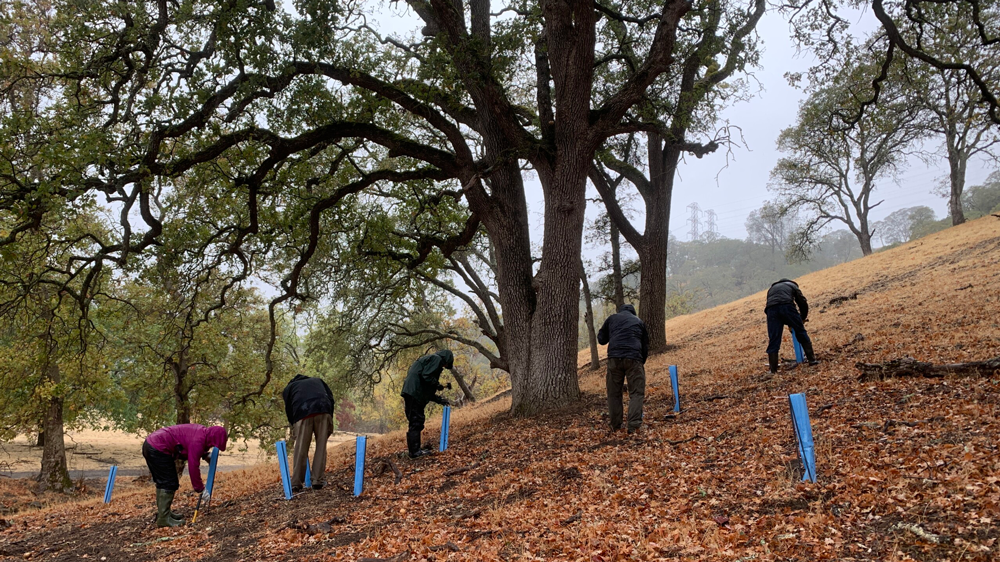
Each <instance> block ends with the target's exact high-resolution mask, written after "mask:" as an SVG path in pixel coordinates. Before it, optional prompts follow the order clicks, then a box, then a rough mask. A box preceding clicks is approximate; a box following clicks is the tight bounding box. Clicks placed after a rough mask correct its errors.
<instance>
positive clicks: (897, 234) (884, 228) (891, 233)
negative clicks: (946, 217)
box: [875, 206, 935, 246]
mask: <svg viewBox="0 0 1000 562" xmlns="http://www.w3.org/2000/svg"><path fill="white" fill-rule="evenodd" d="M928 216H929V217H930V220H931V221H933V220H935V219H934V210H933V209H931V208H930V207H926V206H919V207H907V208H905V209H899V210H898V211H893V212H892V213H889V215H888V216H886V217H885V218H884V219H882V220H880V221H879V222H877V223H875V231H876V232H877V233H878V236H879V239H880V240H881V241H882V245H883V246H892V245H894V244H902V243H903V242H907V241H909V240H912V239H913V228H914V225H915V224H919V223H923V222H926V221H927V220H928Z"/></svg>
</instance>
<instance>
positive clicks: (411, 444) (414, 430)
mask: <svg viewBox="0 0 1000 562" xmlns="http://www.w3.org/2000/svg"><path fill="white" fill-rule="evenodd" d="M426 407H427V402H426V401H424V400H420V399H419V398H414V397H412V396H410V395H409V394H404V395H403V411H404V412H405V413H406V421H407V422H409V428H408V430H407V431H406V448H407V449H408V450H409V452H410V454H411V455H415V454H417V451H419V450H420V432H421V431H423V430H424V421H425V420H426V418H425V417H424V408H426Z"/></svg>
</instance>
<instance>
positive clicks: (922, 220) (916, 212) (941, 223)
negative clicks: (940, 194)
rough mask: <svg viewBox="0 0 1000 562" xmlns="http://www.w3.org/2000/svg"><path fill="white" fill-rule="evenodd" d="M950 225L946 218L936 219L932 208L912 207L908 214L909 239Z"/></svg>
mask: <svg viewBox="0 0 1000 562" xmlns="http://www.w3.org/2000/svg"><path fill="white" fill-rule="evenodd" d="M949 226H951V221H949V220H948V219H947V218H945V219H942V220H937V217H936V216H935V213H934V210H933V209H931V208H930V207H914V208H913V212H912V213H911V214H910V240H916V239H917V238H923V237H924V236H927V235H928V234H934V233H935V232H939V231H941V230H944V229H946V228H948V227H949Z"/></svg>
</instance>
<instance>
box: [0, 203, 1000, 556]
mask: <svg viewBox="0 0 1000 562" xmlns="http://www.w3.org/2000/svg"><path fill="white" fill-rule="evenodd" d="M987 219H989V220H987ZM798 281H799V283H800V285H801V287H802V289H803V291H804V292H805V293H806V296H807V297H808V298H809V300H810V303H811V305H812V307H813V312H812V314H811V315H810V316H811V318H810V322H809V323H808V324H807V327H808V328H809V329H810V331H811V334H812V337H813V340H814V342H815V347H816V350H817V354H818V355H819V357H820V359H821V360H822V363H821V364H820V365H819V366H817V367H812V368H809V367H800V368H798V369H794V370H792V369H789V368H785V369H783V370H782V372H780V373H779V374H778V375H776V376H774V377H770V376H767V375H766V373H765V370H766V364H765V356H764V346H765V343H766V342H765V339H766V336H765V328H764V315H763V311H762V308H763V300H764V299H763V295H762V294H757V295H754V296H752V297H749V298H746V299H743V300H740V301H737V302H734V303H731V304H728V305H725V306H721V307H717V308H715V309H712V310H707V311H704V312H700V313H698V314H694V315H690V316H685V317H680V318H675V319H673V320H671V321H670V322H668V324H667V337H668V342H669V343H670V344H672V345H673V346H676V347H675V348H674V349H672V350H671V351H669V352H668V353H666V354H664V355H660V356H656V357H653V358H651V359H650V361H649V362H648V364H647V366H646V367H647V374H648V384H647V394H646V396H647V402H646V404H647V407H646V415H645V420H646V427H645V431H644V432H642V433H641V434H640V435H639V436H638V437H636V438H629V437H626V436H625V435H623V434H621V433H619V434H610V433H609V432H608V430H607V429H606V421H605V419H604V418H603V417H602V414H603V412H604V410H605V403H604V398H603V372H600V373H597V374H591V372H590V371H588V370H586V368H585V367H583V368H581V377H582V379H581V384H582V386H583V388H584V390H585V395H584V399H583V400H582V402H581V403H580V404H578V405H577V406H576V407H574V408H572V409H570V410H567V411H563V412H558V413H554V414H549V415H547V416H544V417H540V418H536V419H528V420H523V419H510V418H508V417H507V416H506V415H505V414H503V413H502V410H503V407H504V405H503V404H502V402H500V403H498V402H494V403H493V404H489V405H486V406H482V407H479V408H477V409H469V408H467V409H464V410H463V411H461V412H456V414H455V416H454V419H453V427H452V432H451V448H450V449H449V450H448V451H447V452H446V453H444V454H439V455H435V456H433V457H429V458H426V459H421V460H419V461H416V462H411V461H409V460H404V459H401V458H400V457H399V456H398V454H397V453H398V451H400V450H401V449H402V448H403V440H402V435H400V434H396V435H390V436H386V437H384V438H382V439H381V440H379V441H378V442H376V443H374V444H373V445H371V446H370V448H369V456H368V458H369V460H368V480H367V488H366V490H365V493H364V495H363V496H362V497H361V498H353V497H351V494H350V492H349V490H350V488H351V485H352V484H351V479H352V470H353V468H352V466H353V460H352V458H351V456H352V454H353V450H352V448H348V449H347V450H341V451H340V452H339V454H335V455H333V458H332V460H331V464H330V471H331V472H330V475H329V477H330V485H328V486H327V487H326V488H324V489H323V490H320V491H317V492H311V493H306V494H304V495H302V496H299V497H296V498H295V499H293V500H292V501H290V502H285V501H283V500H281V499H279V495H280V486H279V484H278V480H277V471H276V469H275V468H274V467H273V466H266V467H261V468H260V469H257V470H255V471H249V472H246V473H239V474H237V473H226V474H224V475H221V476H220V481H219V484H218V488H217V489H218V491H217V496H216V502H215V503H216V505H214V506H213V508H212V511H211V512H210V513H209V514H208V515H206V516H204V517H203V518H202V517H201V516H200V517H199V521H198V525H197V528H192V527H190V526H188V527H184V528H180V529H174V530H154V529H153V528H152V519H151V516H150V514H151V509H152V490H151V489H149V488H148V485H147V488H142V489H139V490H136V491H134V492H130V493H126V494H122V496H121V497H118V498H116V500H115V502H114V503H112V504H111V505H110V506H104V505H102V504H98V503H95V502H89V503H81V504H79V505H77V506H75V507H70V508H67V507H65V506H64V507H61V508H59V509H60V510H58V511H56V510H51V511H44V512H39V513H36V514H29V515H24V516H19V517H17V518H15V519H14V520H13V521H12V525H13V526H12V527H11V528H9V529H8V530H6V531H4V532H3V533H2V534H0V555H3V556H8V557H11V558H12V559H13V558H16V559H45V560H76V559H79V558H80V557H82V555H83V554H86V555H87V556H88V558H91V559H98V560H100V559H102V557H104V558H103V559H107V560H129V561H140V560H155V559H163V560H237V559H239V560H358V559H364V558H375V559H392V560H573V561H576V560H586V561H611V560H740V561H748V560H803V561H805V560H823V559H829V560H909V559H915V560H981V561H987V560H996V559H998V557H1000V544H998V542H1000V541H998V540H997V538H998V537H1000V528H998V522H1000V480H998V478H1000V454H998V449H997V447H998V439H997V437H998V434H1000V424H998V420H997V417H998V413H1000V410H998V406H1000V398H998V390H1000V389H998V385H1000V375H994V376H993V377H986V378H945V379H924V378H906V379H890V380H886V381H881V382H865V383H862V382H859V381H858V372H857V370H856V369H855V368H854V366H853V365H854V364H855V363H856V362H859V361H863V362H867V363H876V362H881V361H885V360H888V359H893V358H897V357H903V356H912V357H914V358H916V359H918V360H920V361H930V362H935V363H938V362H948V363H952V362H961V361H971V360H981V359H988V358H992V357H996V356H1000V327H998V326H1000V222H998V221H997V220H996V219H994V218H992V217H986V219H980V220H977V221H973V222H970V223H967V224H965V225H962V226H959V227H955V228H950V229H948V230H946V231H944V232H941V233H938V234H936V235H934V236H931V237H928V238H924V239H922V240H920V241H918V242H916V243H912V244H908V245H906V246H902V247H899V248H896V249H893V250H889V251H886V252H881V253H878V254H876V255H873V256H870V257H867V258H864V259H861V260H858V261H855V262H852V263H849V264H845V265H842V266H839V267H836V268H832V269H829V270H826V271H821V272H817V273H814V274H811V275H809V276H806V277H803V278H801V279H799V280H798ZM855 293H857V298H856V299H851V298H848V299H839V301H838V302H837V303H836V304H829V303H830V301H831V300H833V299H835V298H836V297H842V296H846V297H851V296H852V295H854V294H855ZM857 334H860V336H857ZM782 353H783V355H784V356H785V357H786V358H790V357H791V349H790V344H789V341H788V337H787V336H786V341H785V346H784V348H783V350H782ZM584 364H585V361H584V360H583V357H582V356H581V365H584ZM670 364H677V365H678V366H679V370H680V376H681V383H680V385H681V391H682V406H683V411H682V412H681V413H680V414H679V415H676V416H673V415H671V409H672V407H673V401H672V397H671V390H670V384H669V378H668V376H667V367H668V366H669V365H670ZM797 392H804V393H806V395H807V400H808V403H809V409H810V415H811V417H812V426H813V433H814V435H815V440H816V457H817V458H816V462H817V468H818V474H819V482H818V483H817V484H811V483H801V482H800V479H801V474H800V469H799V466H798V462H797V460H796V455H795V445H794V437H793V435H792V430H791V422H790V419H789V408H788V399H787V396H788V394H789V393H797ZM425 437H426V438H430V439H436V438H437V431H436V430H435V429H433V428H430V429H428V430H427V431H425ZM388 460H392V461H393V462H394V463H395V465H396V466H398V467H399V468H400V470H401V471H402V472H403V473H404V476H405V477H404V479H403V480H402V481H401V482H400V483H399V484H394V475H393V471H392V470H391V469H389V467H388V465H387V462H386V461H388ZM461 468H468V470H465V471H459V472H456V469H461ZM449 471H451V475H450V476H447V475H445V473H446V472H449ZM186 512H187V514H190V509H187V510H186Z"/></svg>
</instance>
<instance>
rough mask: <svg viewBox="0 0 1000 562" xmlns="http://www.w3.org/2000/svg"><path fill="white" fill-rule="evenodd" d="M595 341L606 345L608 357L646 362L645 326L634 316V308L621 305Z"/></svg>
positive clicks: (628, 305) (647, 342)
mask: <svg viewBox="0 0 1000 562" xmlns="http://www.w3.org/2000/svg"><path fill="white" fill-rule="evenodd" d="M597 341H598V343H600V344H601V345H605V344H607V346H608V357H613V358H615V359H635V360H637V361H642V362H643V363H645V362H646V357H647V356H648V355H649V334H648V333H647V332H646V325H645V324H643V323H642V320H639V317H638V316H636V315H635V307H633V306H632V305H630V304H623V305H622V307H621V308H620V309H618V314H612V315H611V316H608V319H607V320H605V321H604V325H603V326H601V330H600V331H599V332H597Z"/></svg>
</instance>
